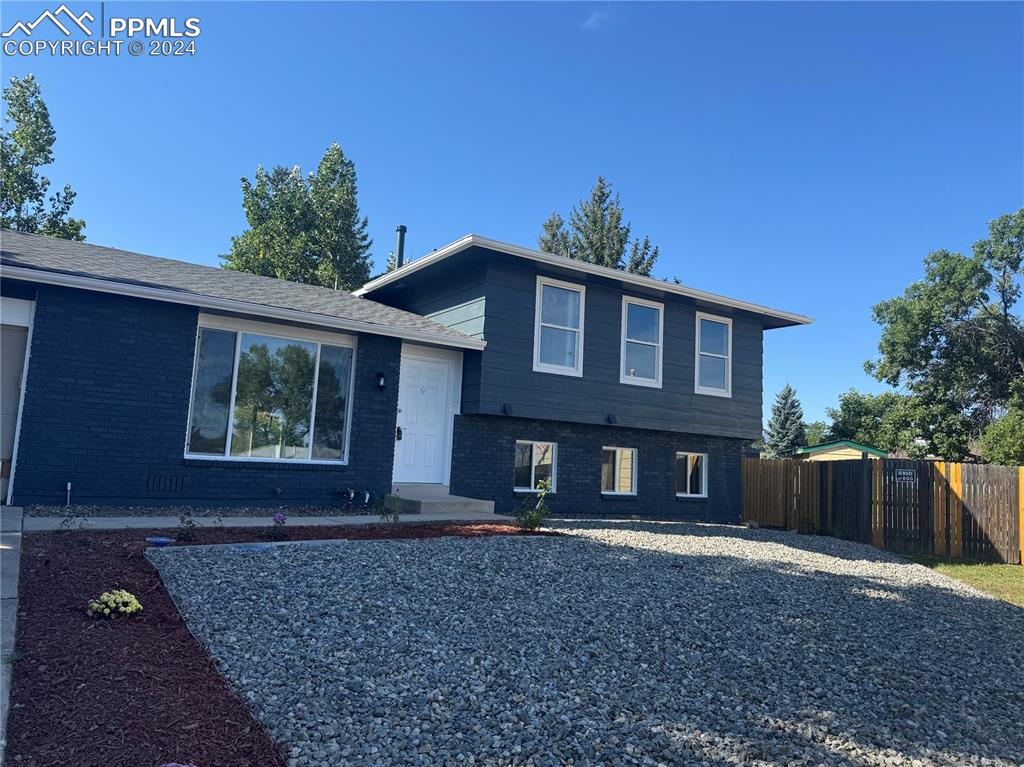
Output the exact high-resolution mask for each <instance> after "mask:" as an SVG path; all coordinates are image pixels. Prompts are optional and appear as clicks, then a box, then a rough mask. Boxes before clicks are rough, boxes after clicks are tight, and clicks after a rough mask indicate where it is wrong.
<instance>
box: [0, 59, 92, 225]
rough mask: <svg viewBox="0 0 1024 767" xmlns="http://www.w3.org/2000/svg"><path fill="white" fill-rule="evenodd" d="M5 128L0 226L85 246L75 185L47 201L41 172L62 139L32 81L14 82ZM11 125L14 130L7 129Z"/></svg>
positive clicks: (0, 136) (6, 95)
mask: <svg viewBox="0 0 1024 767" xmlns="http://www.w3.org/2000/svg"><path fill="white" fill-rule="evenodd" d="M3 101H4V107H5V109H6V114H5V116H4V124H3V126H2V127H0V192H2V193H0V226H2V227H3V228H5V229H14V230H16V231H19V232H29V233H32V234H45V235H48V236H50V237H59V238H61V239H64V240H79V241H81V240H84V239H85V234H84V232H83V230H84V229H85V221H83V220H82V219H80V218H72V217H71V215H70V213H71V206H72V205H73V204H74V202H75V192H74V191H73V190H72V189H71V186H70V185H65V186H64V188H63V189H61V190H59V191H57V192H54V193H53V194H51V195H49V197H47V193H48V192H49V190H50V179H49V178H47V177H46V176H43V175H41V174H40V173H39V169H40V168H41V167H43V166H45V165H49V164H51V163H52V162H53V145H54V143H55V142H56V140H57V133H56V131H55V130H54V129H53V123H52V122H51V121H50V112H49V110H48V109H47V108H46V103H45V102H44V101H43V98H42V95H41V92H40V89H39V83H37V82H36V80H35V78H34V77H33V76H32V75H28V76H26V77H24V78H22V79H20V80H19V79H18V78H17V77H12V78H11V84H10V85H9V86H8V87H6V88H4V90H3ZM8 123H9V124H10V128H9V129H8V127H7V125H8Z"/></svg>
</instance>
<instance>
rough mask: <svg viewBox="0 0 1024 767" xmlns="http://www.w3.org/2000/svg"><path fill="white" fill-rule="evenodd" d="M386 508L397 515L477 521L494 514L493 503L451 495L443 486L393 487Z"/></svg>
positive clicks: (405, 485)
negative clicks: (472, 518) (473, 519)
mask: <svg viewBox="0 0 1024 767" xmlns="http://www.w3.org/2000/svg"><path fill="white" fill-rule="evenodd" d="M384 503H385V505H386V506H387V507H388V508H389V509H392V510H394V511H397V512H399V513H400V514H420V515H434V514H453V515H459V516H461V515H467V516H472V517H476V516H478V515H488V514H494V501H484V500H481V499H479V498H467V497H465V496H462V495H451V494H449V492H448V488H447V487H445V486H444V485H416V484H396V485H395V486H394V487H393V488H392V492H391V495H389V496H388V497H387V498H386V499H385V500H384Z"/></svg>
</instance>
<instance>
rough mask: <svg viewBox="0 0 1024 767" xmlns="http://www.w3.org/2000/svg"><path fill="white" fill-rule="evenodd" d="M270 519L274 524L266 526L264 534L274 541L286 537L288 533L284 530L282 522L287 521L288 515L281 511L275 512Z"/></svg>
mask: <svg viewBox="0 0 1024 767" xmlns="http://www.w3.org/2000/svg"><path fill="white" fill-rule="evenodd" d="M271 519H273V521H274V524H273V525H271V526H270V527H268V528H267V531H266V533H265V535H266V536H267V537H268V538H270V539H271V540H274V541H283V540H284V539H285V538H287V537H288V534H287V533H285V531H284V523H285V522H287V521H288V517H287V516H286V515H285V514H284V513H283V512H280V511H279V512H277V513H276V514H275V515H274V516H273V517H272V518H271Z"/></svg>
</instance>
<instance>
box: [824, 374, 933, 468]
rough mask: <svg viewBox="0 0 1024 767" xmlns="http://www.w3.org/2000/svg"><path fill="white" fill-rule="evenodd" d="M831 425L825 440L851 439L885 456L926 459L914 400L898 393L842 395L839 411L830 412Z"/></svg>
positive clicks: (853, 390) (855, 391)
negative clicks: (904, 454) (899, 454)
mask: <svg viewBox="0 0 1024 767" xmlns="http://www.w3.org/2000/svg"><path fill="white" fill-rule="evenodd" d="M827 413H828V417H829V418H830V419H832V425H831V426H830V427H829V429H828V433H827V435H826V439H827V440H828V441H832V440H837V439H848V440H852V441H853V442H859V443H860V444H862V445H868V446H869V447H877V448H879V449H880V450H885V451H886V452H890V453H891V452H896V451H904V452H906V453H907V454H908V455H911V456H917V457H920V456H923V455H924V454H926V453H927V450H926V447H925V446H924V445H922V444H920V443H918V442H917V441H916V440H917V433H918V431H917V426H916V423H915V421H916V418H917V414H916V413H915V410H914V403H913V400H912V399H911V398H910V397H908V396H906V395H903V394H897V393H896V392H883V393H882V394H861V393H860V392H859V391H857V390H856V389H850V391H848V392H846V393H845V394H840V395H839V407H838V408H828V409H827Z"/></svg>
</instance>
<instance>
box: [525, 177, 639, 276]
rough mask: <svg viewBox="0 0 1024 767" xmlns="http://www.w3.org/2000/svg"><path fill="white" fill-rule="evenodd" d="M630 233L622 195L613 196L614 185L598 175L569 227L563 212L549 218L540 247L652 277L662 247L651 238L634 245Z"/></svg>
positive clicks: (556, 253) (570, 218)
mask: <svg viewBox="0 0 1024 767" xmlns="http://www.w3.org/2000/svg"><path fill="white" fill-rule="evenodd" d="M630 230H631V228H630V225H629V223H626V222H623V211H622V204H621V203H620V201H619V195H618V194H614V195H613V194H612V187H611V184H609V183H608V182H607V181H606V180H605V179H604V177H602V176H598V179H597V183H596V184H594V188H593V189H591V190H590V198H589V199H587V200H580V202H579V204H578V205H577V206H576V207H575V208H573V209H572V212H571V213H570V214H569V222H568V225H566V222H565V219H563V218H562V216H561V215H560V214H559V213H552V214H551V215H550V216H549V217H548V219H547V221H545V222H544V224H543V226H542V229H541V234H540V237H539V238H538V240H537V245H538V247H539V248H540V249H541V250H543V251H544V252H545V253H553V254H555V255H558V256H566V257H567V258H575V259H577V260H579V261H587V262H588V263H591V264H598V265H599V266H608V267H611V268H612V269H622V270H625V271H629V272H632V273H634V274H642V275H645V276H649V275H650V273H651V270H652V269H653V268H654V263H655V261H657V260H658V248H657V246H655V245H652V244H651V240H650V238H649V237H644V238H643V240H639V239H635V240H633V241H632V242H630V240H629V235H630ZM627 249H628V253H627Z"/></svg>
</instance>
